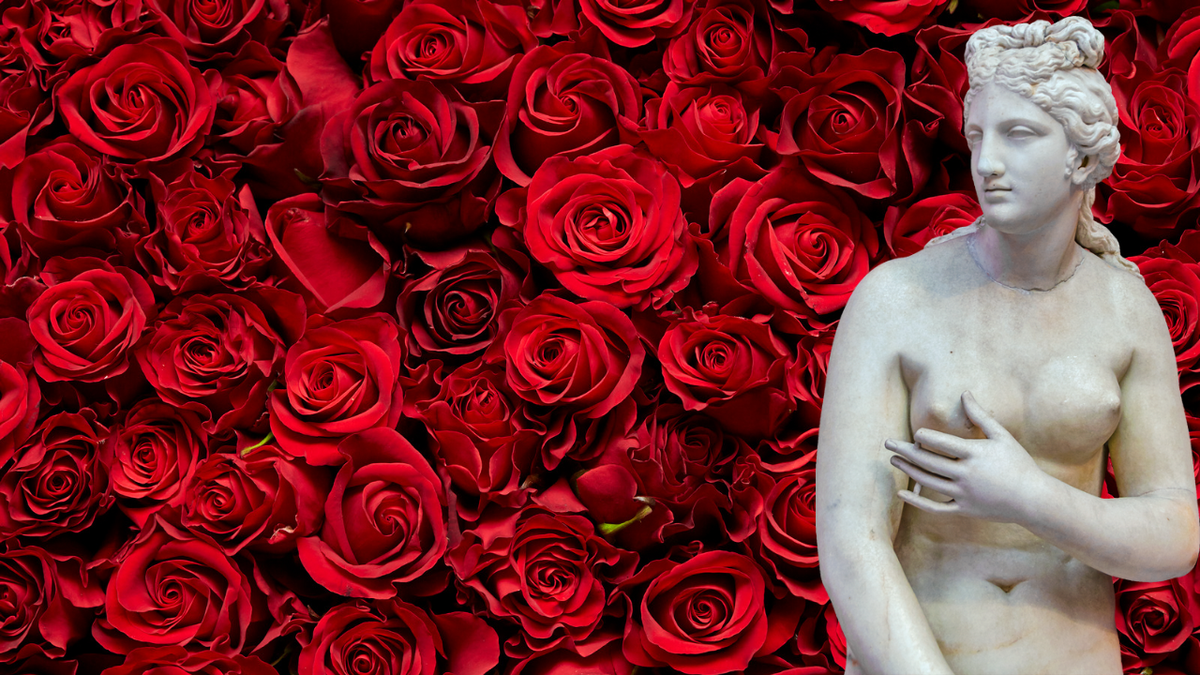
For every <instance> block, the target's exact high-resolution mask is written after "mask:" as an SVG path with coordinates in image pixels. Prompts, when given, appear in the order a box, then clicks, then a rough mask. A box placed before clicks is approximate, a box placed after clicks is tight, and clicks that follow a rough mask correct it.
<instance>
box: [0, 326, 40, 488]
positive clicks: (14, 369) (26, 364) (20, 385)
mask: <svg viewBox="0 0 1200 675" xmlns="http://www.w3.org/2000/svg"><path fill="white" fill-rule="evenodd" d="M0 335H4V336H5V339H4V340H3V341H0V466H3V465H4V464H5V463H7V462H8V460H9V459H10V458H11V457H12V456H13V451H14V450H15V449H16V448H17V447H18V446H20V445H21V444H22V443H24V442H25V439H26V438H29V434H30V433H32V431H33V428H34V427H35V426H36V425H37V421H38V409H39V404H40V403H41V400H42V396H41V388H40V387H39V386H38V379H37V377H36V376H35V375H34V374H33V351H34V349H35V343H34V341H33V336H32V335H31V334H30V333H29V326H28V325H26V324H25V322H24V321H21V320H20V319H16V318H11V317H10V318H6V319H0Z"/></svg>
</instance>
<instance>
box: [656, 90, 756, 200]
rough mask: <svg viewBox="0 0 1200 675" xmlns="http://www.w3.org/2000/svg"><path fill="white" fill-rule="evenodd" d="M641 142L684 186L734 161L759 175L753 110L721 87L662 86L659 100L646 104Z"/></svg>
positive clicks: (689, 185)
mask: <svg viewBox="0 0 1200 675" xmlns="http://www.w3.org/2000/svg"><path fill="white" fill-rule="evenodd" d="M645 124H646V128H645V129H642V130H640V131H639V132H638V133H639V135H640V136H641V137H642V140H643V141H645V142H646V146H647V147H649V148H650V151H651V152H652V153H654V154H655V155H656V156H658V157H660V158H662V160H663V161H664V162H666V163H667V164H670V165H671V166H673V167H675V168H676V169H678V171H679V174H680V181H681V182H682V183H683V185H684V187H691V185H692V183H693V182H695V181H698V180H702V179H704V178H707V177H709V176H711V175H712V174H714V173H716V172H718V171H720V170H721V169H723V168H726V167H727V166H729V165H730V164H732V163H735V162H738V167H744V168H743V169H742V171H743V172H745V171H747V170H750V171H756V172H757V173H758V175H760V176H761V175H762V174H763V173H765V171H764V170H763V169H762V168H761V167H760V166H759V158H760V155H761V154H762V150H763V144H762V143H761V142H759V141H758V139H757V134H758V131H759V125H758V109H757V108H756V107H754V106H747V102H746V100H745V98H744V97H743V95H742V94H741V93H740V92H739V91H737V90H736V89H731V88H728V87H725V86H724V85H713V86H710V87H687V88H680V87H678V86H677V85H676V84H675V83H673V82H672V83H671V84H668V85H667V90H666V92H665V93H664V94H663V97H662V98H661V99H653V100H651V101H649V102H647V103H646V122H645Z"/></svg>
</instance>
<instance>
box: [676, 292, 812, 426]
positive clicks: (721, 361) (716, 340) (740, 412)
mask: <svg viewBox="0 0 1200 675" xmlns="http://www.w3.org/2000/svg"><path fill="white" fill-rule="evenodd" d="M787 354H788V350H787V347H786V346H785V345H784V344H783V343H782V342H781V341H780V340H779V338H777V337H775V335H774V334H773V333H772V332H771V329H770V327H768V326H767V325H766V324H764V323H759V322H757V321H753V320H751V319H744V318H741V317H736V316H723V315H720V316H711V317H710V316H708V315H705V314H697V315H694V316H690V317H689V316H688V315H685V318H684V319H683V320H681V321H679V322H678V323H676V324H674V325H673V326H671V328H670V329H669V330H667V332H666V333H665V334H664V335H663V337H662V340H661V341H660V342H659V344H658V359H659V361H661V362H662V368H663V379H664V380H665V381H666V387H667V389H668V390H669V391H670V392H671V393H673V394H675V395H676V396H679V397H680V398H681V399H682V400H683V407H684V408H686V409H688V410H703V411H705V414H707V415H709V416H711V417H713V418H715V419H716V420H718V421H719V422H720V423H721V424H722V425H723V426H724V427H725V428H726V429H727V430H729V431H732V432H733V433H736V434H740V435H744V436H750V437H765V436H770V435H771V433H772V432H773V431H774V430H775V429H776V428H777V427H778V426H779V424H780V423H781V422H782V421H783V419H784V417H786V416H787V414H788V413H790V412H791V409H792V406H791V402H790V401H789V400H788V396H787V393H786V392H785V391H784V386H785V384H784V371H785V370H786V369H787V361H788V357H787Z"/></svg>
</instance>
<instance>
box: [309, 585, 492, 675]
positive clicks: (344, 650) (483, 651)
mask: <svg viewBox="0 0 1200 675" xmlns="http://www.w3.org/2000/svg"><path fill="white" fill-rule="evenodd" d="M499 661H500V639H499V637H498V636H497V635H496V631H495V630H494V629H493V628H491V627H490V626H488V625H487V623H486V622H485V621H484V620H483V619H481V618H479V617H476V616H472V615H470V614H467V613H465V612H450V613H449V614H435V615H430V614H428V613H426V612H425V611H424V610H422V609H420V608H418V607H415V606H413V605H410V604H408V603H406V602H402V601H400V600H390V601H383V602H374V603H370V604H368V603H366V602H363V601H361V600H360V601H355V602H352V603H345V604H342V605H338V606H337V607H334V608H333V609H331V610H329V611H328V612H327V613H326V614H325V616H323V617H321V621H320V622H319V623H318V624H317V627H316V628H315V629H314V630H313V635H312V641H311V642H309V643H308V644H307V645H305V646H304V649H302V650H301V651H300V664H299V673H300V675H357V674H359V673H370V674H371V675H435V674H436V673H451V672H452V673H455V675H484V674H485V673H488V672H492V670H491V669H493V668H495V667H496V666H497V664H498V663H499Z"/></svg>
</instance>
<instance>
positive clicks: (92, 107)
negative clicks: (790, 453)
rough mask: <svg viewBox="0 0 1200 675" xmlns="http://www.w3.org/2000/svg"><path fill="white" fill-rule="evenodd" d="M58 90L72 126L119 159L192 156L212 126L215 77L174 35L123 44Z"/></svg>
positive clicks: (63, 112)
mask: <svg viewBox="0 0 1200 675" xmlns="http://www.w3.org/2000/svg"><path fill="white" fill-rule="evenodd" d="M54 95H55V102H56V103H57V105H58V110H59V112H60V114H61V115H62V117H63V119H64V120H65V121H66V124H67V128H68V129H69V130H70V131H71V134H72V135H73V136H75V137H76V138H78V139H79V141H80V142H81V143H83V144H84V145H87V146H88V147H90V148H92V149H93V150H96V151H97V152H102V153H105V154H108V155H112V156H113V157H116V158H118V159H125V160H131V161H138V162H161V161H165V160H168V159H175V158H177V157H187V156H190V155H191V154H193V153H194V152H196V150H198V149H199V148H200V146H201V145H202V144H203V143H204V135H205V134H207V133H208V130H209V127H211V126H212V120H213V112H214V107H213V96H212V91H211V88H210V85H209V83H208V82H206V81H205V79H204V77H203V76H202V75H201V74H200V71H199V70H197V69H196V68H195V67H194V66H192V65H191V64H190V63H188V60H187V55H186V54H184V51H183V48H182V47H181V46H180V45H179V43H178V42H176V41H174V40H172V39H170V38H147V39H144V40H142V41H141V42H134V43H126V44H122V45H119V46H117V47H116V48H115V49H113V50H112V51H111V52H109V53H108V54H107V55H106V56H105V57H104V58H103V59H101V60H100V62H98V63H96V64H94V65H90V66H85V67H83V68H80V69H79V70H76V71H75V72H74V73H72V74H71V76H70V77H69V78H67V80H66V81H65V82H63V83H62V85H60V86H59V87H58V88H57V89H55V93H54Z"/></svg>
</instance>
